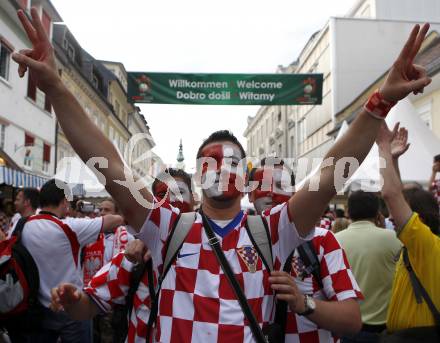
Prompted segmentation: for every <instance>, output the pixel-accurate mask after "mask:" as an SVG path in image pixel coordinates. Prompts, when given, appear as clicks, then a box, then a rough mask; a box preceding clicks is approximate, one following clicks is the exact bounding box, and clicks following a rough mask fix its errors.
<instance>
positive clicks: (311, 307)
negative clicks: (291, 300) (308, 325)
mask: <svg viewBox="0 0 440 343" xmlns="http://www.w3.org/2000/svg"><path fill="white" fill-rule="evenodd" d="M304 308H305V310H304V312H301V313H298V314H299V315H300V316H308V315H309V314H312V313H313V312H315V309H316V302H315V300H313V297H311V296H310V295H308V294H306V295H304Z"/></svg>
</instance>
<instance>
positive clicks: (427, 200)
mask: <svg viewBox="0 0 440 343" xmlns="http://www.w3.org/2000/svg"><path fill="white" fill-rule="evenodd" d="M403 195H404V196H405V199H406V201H407V202H408V204H409V207H411V210H413V211H414V212H417V213H418V214H419V216H420V219H421V220H422V221H423V223H425V224H426V225H427V226H429V228H430V229H431V231H432V232H433V233H434V234H436V235H438V234H440V230H439V226H440V215H439V207H438V203H437V200H436V199H435V198H434V196H433V195H432V194H431V193H430V192H428V191H426V190H424V189H417V188H411V189H405V190H404V191H403Z"/></svg>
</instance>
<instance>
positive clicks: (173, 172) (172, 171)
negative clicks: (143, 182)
mask: <svg viewBox="0 0 440 343" xmlns="http://www.w3.org/2000/svg"><path fill="white" fill-rule="evenodd" d="M166 174H168V175H170V176H171V177H173V178H176V177H178V178H179V179H182V180H183V182H185V184H186V185H187V186H188V189H189V191H190V192H191V193H192V181H191V176H189V174H188V173H186V172H185V171H184V170H183V169H177V168H167V169H165V170H164V171H163V172H161V173H159V174H158V175H157V176H156V178H155V179H154V181H153V184H152V186H151V190H152V191H153V194H154V193H155V192H156V186H157V184H158V183H159V182H162V180H166Z"/></svg>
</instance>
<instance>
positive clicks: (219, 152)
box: [201, 143, 242, 164]
mask: <svg viewBox="0 0 440 343" xmlns="http://www.w3.org/2000/svg"><path fill="white" fill-rule="evenodd" d="M201 155H202V157H211V158H213V159H215V160H216V161H217V163H220V164H221V163H222V161H223V160H224V159H225V158H230V159H232V160H233V161H235V162H239V161H240V160H241V159H242V154H241V151H240V149H239V148H238V147H237V146H236V145H234V144H228V143H219V144H209V145H208V146H207V147H205V148H203V150H202V153H201Z"/></svg>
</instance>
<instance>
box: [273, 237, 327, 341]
mask: <svg viewBox="0 0 440 343" xmlns="http://www.w3.org/2000/svg"><path fill="white" fill-rule="evenodd" d="M296 249H297V250H298V254H299V256H300V257H301V260H302V261H303V263H304V266H305V268H306V271H307V272H308V273H311V274H312V275H313V276H314V278H315V279H316V282H317V283H318V285H319V287H320V289H322V288H324V287H323V284H322V278H321V266H320V263H319V259H318V255H317V254H316V251H315V247H314V246H313V244H312V241H307V242H305V243H303V244H301V245H300V246H299V247H298V248H296ZM294 254H295V250H293V251H292V252H291V253H290V255H289V257H287V259H286V262H285V263H284V267H283V271H285V272H286V273H289V274H290V272H291V271H292V260H293V255H294ZM275 323H278V324H279V325H280V326H281V329H282V332H283V334H285V333H286V325H287V302H286V301H282V300H278V301H277V304H276V308H275Z"/></svg>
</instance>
